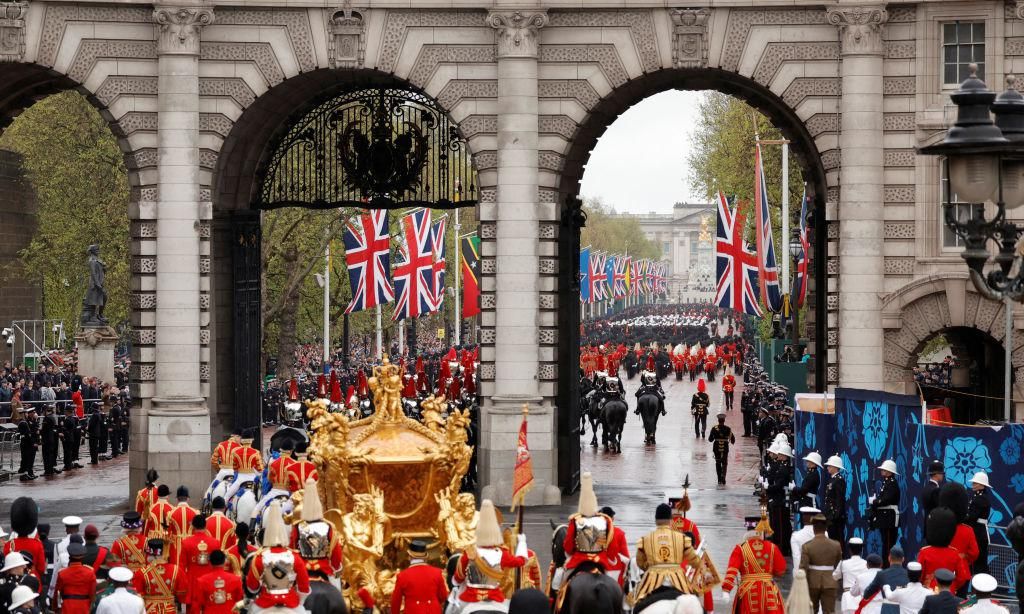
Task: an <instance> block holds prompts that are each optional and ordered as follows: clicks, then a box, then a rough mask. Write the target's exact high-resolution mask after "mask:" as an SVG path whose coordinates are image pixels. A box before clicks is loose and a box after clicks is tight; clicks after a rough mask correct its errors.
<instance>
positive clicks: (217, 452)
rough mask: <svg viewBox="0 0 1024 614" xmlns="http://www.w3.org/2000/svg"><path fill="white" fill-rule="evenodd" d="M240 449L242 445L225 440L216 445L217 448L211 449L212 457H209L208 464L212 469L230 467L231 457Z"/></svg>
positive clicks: (232, 440)
mask: <svg viewBox="0 0 1024 614" xmlns="http://www.w3.org/2000/svg"><path fill="white" fill-rule="evenodd" d="M240 447H242V444H240V443H238V442H237V441H235V440H234V439H225V440H224V441H222V442H220V443H218V444H217V447H216V448H214V449H213V455H212V456H210V464H211V465H213V466H214V467H218V468H219V467H230V466H231V456H232V455H233V454H234V452H235V450H236V449H237V448H240Z"/></svg>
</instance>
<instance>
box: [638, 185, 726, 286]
mask: <svg viewBox="0 0 1024 614" xmlns="http://www.w3.org/2000/svg"><path fill="white" fill-rule="evenodd" d="M620 217H631V218H632V219H635V220H636V221H637V223H638V224H640V229H641V230H642V231H643V233H644V236H646V237H647V238H648V239H649V240H651V241H652V242H653V243H654V244H655V245H657V246H658V248H659V249H661V256H660V258H661V259H662V260H664V261H666V262H668V267H669V270H668V301H669V302H670V303H687V302H705V301H712V300H714V298H715V293H714V283H715V280H714V275H715V260H714V252H715V217H716V212H715V207H714V205H712V204H709V203H676V204H675V205H673V207H672V213H641V214H637V215H631V214H620ZM709 285H710V288H709Z"/></svg>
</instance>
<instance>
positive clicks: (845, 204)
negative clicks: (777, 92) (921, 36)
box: [827, 5, 888, 390]
mask: <svg viewBox="0 0 1024 614" xmlns="http://www.w3.org/2000/svg"><path fill="white" fill-rule="evenodd" d="M827 10H828V21H829V23H831V24H833V25H835V26H838V27H839V38H840V42H841V45H842V102H841V103H840V112H841V116H842V120H841V124H840V136H839V148H840V151H841V152H842V165H841V166H840V168H841V171H840V173H841V175H840V192H839V349H838V362H839V385H840V386H854V387H858V388H873V389H879V390H880V389H881V387H882V382H883V379H884V378H883V371H882V360H881V359H880V357H881V355H882V349H883V333H882V315H881V300H880V297H881V295H882V293H883V292H884V286H883V278H884V273H885V262H884V258H883V252H882V236H883V217H884V215H883V204H882V203H883V201H884V190H883V185H884V179H883V177H882V173H883V170H884V168H883V167H884V157H883V154H884V152H883V146H882V136H883V135H882V61H883V57H884V52H885V44H884V43H883V41H882V27H883V25H884V24H885V21H886V19H887V18H888V14H887V13H886V11H885V5H870V6H844V5H839V6H834V7H829V8H828V9H827Z"/></svg>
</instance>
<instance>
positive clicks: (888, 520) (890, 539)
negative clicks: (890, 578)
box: [868, 461, 900, 567]
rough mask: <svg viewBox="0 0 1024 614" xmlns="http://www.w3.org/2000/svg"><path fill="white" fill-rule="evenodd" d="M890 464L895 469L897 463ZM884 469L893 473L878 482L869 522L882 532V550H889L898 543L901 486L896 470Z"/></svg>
mask: <svg viewBox="0 0 1024 614" xmlns="http://www.w3.org/2000/svg"><path fill="white" fill-rule="evenodd" d="M887 463H889V461H886V463H883V465H885V464H887ZM890 466H891V467H892V468H893V469H895V464H891V465H890ZM884 471H890V472H891V473H893V475H890V476H888V477H883V478H882V481H881V482H880V483H879V484H878V490H877V491H876V492H875V496H874V499H873V500H872V501H871V508H870V512H869V514H870V516H869V523H868V524H869V525H870V526H871V527H872V528H875V529H878V532H879V533H880V534H881V536H882V552H889V550H890V549H891V548H892V547H893V546H894V545H895V544H896V538H897V536H898V535H899V526H900V513H899V505H900V486H899V484H897V483H896V475H895V473H896V472H895V471H892V470H891V469H885V470H884ZM888 565H889V562H888V560H887V559H884V562H883V566H885V567H888Z"/></svg>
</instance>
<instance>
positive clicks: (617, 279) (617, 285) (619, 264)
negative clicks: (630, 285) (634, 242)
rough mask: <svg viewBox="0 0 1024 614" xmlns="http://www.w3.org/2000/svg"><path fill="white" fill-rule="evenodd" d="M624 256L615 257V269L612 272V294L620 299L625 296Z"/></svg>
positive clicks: (626, 260)
mask: <svg viewBox="0 0 1024 614" xmlns="http://www.w3.org/2000/svg"><path fill="white" fill-rule="evenodd" d="M628 261H629V258H627V257H626V256H616V257H615V270H614V271H613V272H612V284H611V286H612V296H613V298H616V299H620V298H624V297H625V296H626V263H627V262H628Z"/></svg>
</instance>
